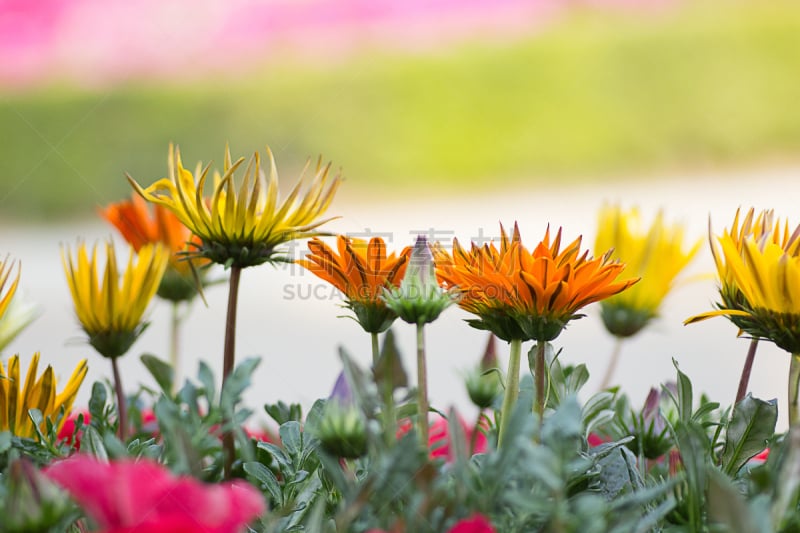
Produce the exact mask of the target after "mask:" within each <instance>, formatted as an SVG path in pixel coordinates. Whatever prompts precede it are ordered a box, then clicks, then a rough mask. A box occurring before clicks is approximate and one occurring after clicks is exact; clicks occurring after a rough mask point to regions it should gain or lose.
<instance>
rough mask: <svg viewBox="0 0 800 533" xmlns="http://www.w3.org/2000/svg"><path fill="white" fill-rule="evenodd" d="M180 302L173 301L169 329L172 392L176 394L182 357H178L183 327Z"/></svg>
mask: <svg viewBox="0 0 800 533" xmlns="http://www.w3.org/2000/svg"><path fill="white" fill-rule="evenodd" d="M178 305H179V304H178V302H172V316H171V321H170V330H169V363H170V365H171V366H172V375H173V376H174V377H173V380H172V391H170V392H172V393H173V394H175V387H176V386H177V384H178V381H179V378H178V372H179V371H180V368H179V366H180V358H179V357H178V352H179V346H180V338H179V337H180V329H181V317H180V313H179V310H178Z"/></svg>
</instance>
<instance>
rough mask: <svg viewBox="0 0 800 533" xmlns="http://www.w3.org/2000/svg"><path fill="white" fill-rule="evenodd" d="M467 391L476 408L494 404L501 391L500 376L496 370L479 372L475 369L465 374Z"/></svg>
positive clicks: (484, 407)
mask: <svg viewBox="0 0 800 533" xmlns="http://www.w3.org/2000/svg"><path fill="white" fill-rule="evenodd" d="M466 385H467V393H468V394H469V399H470V400H472V403H474V404H475V405H476V406H477V407H478V409H488V408H489V407H491V406H492V405H493V404H494V400H495V398H497V397H498V396H499V395H500V394H501V393H502V391H503V388H502V386H501V383H500V376H499V375H498V374H497V371H496V370H487V371H485V372H481V371H480V369H476V370H474V371H472V372H470V373H469V374H467V379H466Z"/></svg>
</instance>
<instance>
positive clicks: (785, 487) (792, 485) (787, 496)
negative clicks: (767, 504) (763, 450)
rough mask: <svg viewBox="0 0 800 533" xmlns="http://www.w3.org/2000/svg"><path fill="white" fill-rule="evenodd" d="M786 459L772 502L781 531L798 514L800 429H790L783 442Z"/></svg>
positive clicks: (782, 463) (776, 523)
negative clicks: (786, 522)
mask: <svg viewBox="0 0 800 533" xmlns="http://www.w3.org/2000/svg"><path fill="white" fill-rule="evenodd" d="M781 451H782V452H783V454H785V455H784V457H783V459H782V461H781V465H780V471H779V472H778V482H777V487H776V491H775V496H774V497H773V502H772V509H771V514H772V521H773V523H774V524H775V525H777V526H778V528H779V529H780V528H781V526H783V525H784V522H785V521H788V520H791V518H792V517H793V515H795V514H796V513H797V499H798V494H800V427H794V428H790V429H789V433H787V435H786V438H785V439H784V442H783V449H782V450H781Z"/></svg>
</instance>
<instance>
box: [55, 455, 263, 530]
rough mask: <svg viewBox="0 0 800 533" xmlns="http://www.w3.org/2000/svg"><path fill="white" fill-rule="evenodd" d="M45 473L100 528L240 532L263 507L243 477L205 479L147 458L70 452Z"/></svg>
mask: <svg viewBox="0 0 800 533" xmlns="http://www.w3.org/2000/svg"><path fill="white" fill-rule="evenodd" d="M45 475H46V476H47V477H49V478H50V479H51V480H53V481H54V482H55V483H57V484H58V485H60V486H62V487H63V488H64V489H66V491H67V492H69V493H70V495H71V496H72V497H73V499H74V500H75V501H76V502H77V503H78V504H79V505H80V506H81V507H82V508H83V510H84V511H85V512H86V514H87V516H89V517H90V518H91V519H92V520H93V521H94V522H95V523H96V524H97V526H98V527H99V531H100V532H102V533H128V532H133V531H148V532H149V533H168V532H169V533H182V532H187V533H188V532H196V533H240V532H242V531H244V529H245V525H246V524H247V523H249V522H250V521H252V520H253V519H255V518H257V517H258V516H259V515H261V514H262V513H263V512H264V510H265V504H264V500H263V497H262V495H261V493H259V492H258V491H257V490H256V489H255V488H253V487H252V486H250V485H249V484H247V483H246V482H243V481H234V482H231V483H226V484H216V485H213V484H206V483H202V482H200V481H198V480H196V479H194V478H192V477H177V476H175V475H174V474H172V472H170V471H169V470H168V469H167V468H166V467H164V466H163V465H160V464H157V463H154V462H151V461H147V460H141V461H133V460H121V461H115V462H112V463H104V462H101V461H98V460H97V459H95V458H93V457H90V456H88V455H75V456H73V457H71V458H69V459H66V460H64V461H59V462H57V463H54V464H53V465H51V466H50V467H48V468H47V469H46V470H45Z"/></svg>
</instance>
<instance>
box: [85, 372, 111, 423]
mask: <svg viewBox="0 0 800 533" xmlns="http://www.w3.org/2000/svg"><path fill="white" fill-rule="evenodd" d="M107 402H108V392H107V391H106V387H105V385H103V384H102V383H100V382H99V381H95V382H94V384H93V385H92V396H91V397H90V398H89V414H90V415H92V420H93V421H96V422H97V423H99V422H100V421H101V420H103V417H104V415H105V409H106V403H107Z"/></svg>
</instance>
